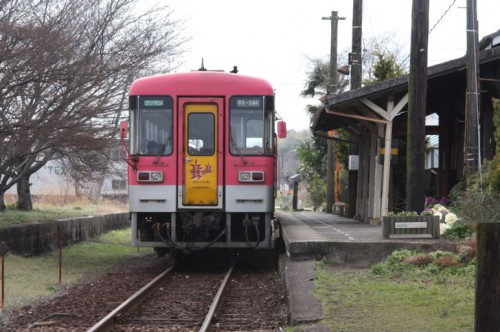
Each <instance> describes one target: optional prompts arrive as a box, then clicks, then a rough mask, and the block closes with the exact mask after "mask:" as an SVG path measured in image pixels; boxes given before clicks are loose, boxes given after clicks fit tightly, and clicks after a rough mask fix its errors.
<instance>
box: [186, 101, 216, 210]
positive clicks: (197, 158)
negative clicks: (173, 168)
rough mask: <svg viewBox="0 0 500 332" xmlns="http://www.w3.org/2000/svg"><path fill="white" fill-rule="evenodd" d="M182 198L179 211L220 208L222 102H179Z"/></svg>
mask: <svg viewBox="0 0 500 332" xmlns="http://www.w3.org/2000/svg"><path fill="white" fill-rule="evenodd" d="M180 107H181V109H182V110H183V114H182V116H180V117H179V118H180V120H181V121H182V124H181V126H180V128H182V130H181V131H182V134H181V135H182V140H181V142H182V145H183V146H182V150H181V151H182V154H183V155H182V158H181V160H182V163H183V165H182V166H181V167H180V168H181V170H182V181H181V183H182V184H183V186H182V193H180V195H181V196H182V197H181V199H180V200H179V207H180V208H207V207H208V208H220V207H221V206H222V201H223V200H222V189H221V188H222V183H221V174H222V160H221V158H220V155H221V152H222V150H221V149H222V148H221V146H220V144H221V142H222V138H221V137H220V135H219V134H218V133H219V132H221V130H220V127H221V124H220V120H219V119H220V118H221V117H222V107H223V102H222V99H214V98H210V99H209V100H206V99H187V98H185V99H181V103H180Z"/></svg>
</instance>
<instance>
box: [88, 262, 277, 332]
mask: <svg viewBox="0 0 500 332" xmlns="http://www.w3.org/2000/svg"><path fill="white" fill-rule="evenodd" d="M271 278H274V276H272V275H270V274H269V272H244V271H240V270H238V269H235V268H234V267H233V266H231V267H230V268H221V267H216V268H213V267H212V268H205V269H198V268H197V269H196V270H191V271H182V270H177V271H174V270H173V269H172V268H169V269H167V270H165V271H164V272H162V273H161V274H160V275H159V276H158V277H156V278H155V279H154V280H152V281H151V282H149V283H148V284H147V285H146V286H144V287H143V288H142V289H141V290H139V291H138V292H137V293H135V294H134V295H132V296H131V297H130V298H129V299H127V300H126V301H124V302H123V303H121V304H120V305H118V306H117V307H116V308H115V309H114V310H113V311H112V312H111V313H109V314H108V315H107V316H106V317H104V318H103V319H102V320H101V321H99V322H98V323H97V324H95V325H94V326H93V327H91V328H90V329H89V330H88V331H89V332H99V331H109V330H113V331H172V330H173V329H175V330H176V331H183V330H185V331H188V330H189V331H193V330H199V331H209V330H224V331H230V330H238V331H245V330H257V329H258V330H270V329H277V328H279V326H282V325H283V323H284V319H283V318H284V317H283V314H282V311H280V310H278V309H276V306H275V305H274V308H273V305H270V306H269V303H267V302H269V301H276V300H277V299H276V292H275V289H268V288H269V284H270V283H269V281H270V279H271ZM274 286H276V285H274ZM262 294H264V295H262ZM278 302H279V299H278ZM266 305H267V307H266ZM270 310H271V311H270ZM272 310H275V312H272Z"/></svg>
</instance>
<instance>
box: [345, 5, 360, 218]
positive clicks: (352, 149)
mask: <svg viewBox="0 0 500 332" xmlns="http://www.w3.org/2000/svg"><path fill="white" fill-rule="evenodd" d="M362 25H363V0H353V4H352V51H351V52H352V53H351V61H350V63H349V64H350V65H351V90H355V89H359V88H361V78H362V72H363V66H362V58H361V54H362V52H361V41H362V39H361V38H362V31H363V30H362ZM354 139H355V138H354V137H353V135H352V134H351V137H350V140H352V141H353V140H354ZM349 154H350V155H359V146H358V144H349ZM348 181H349V186H348V188H349V191H348V193H349V194H348V196H349V197H348V205H347V217H349V218H352V217H354V215H355V214H356V197H357V186H358V171H349V173H348Z"/></svg>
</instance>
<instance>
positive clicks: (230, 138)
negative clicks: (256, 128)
mask: <svg viewBox="0 0 500 332" xmlns="http://www.w3.org/2000/svg"><path fill="white" fill-rule="evenodd" d="M229 141H230V142H231V146H233V147H234V149H235V150H236V153H238V156H239V157H240V159H241V161H242V162H243V164H246V163H247V161H246V159H245V157H243V154H242V153H241V151H240V148H238V145H237V144H236V142H235V141H234V138H233V128H232V127H229Z"/></svg>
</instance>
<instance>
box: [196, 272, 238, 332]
mask: <svg viewBox="0 0 500 332" xmlns="http://www.w3.org/2000/svg"><path fill="white" fill-rule="evenodd" d="M233 269H234V266H231V268H230V269H229V270H228V271H227V273H226V276H225V277H224V279H223V280H222V283H221V285H220V287H219V290H218V291H217V294H215V298H214V300H213V301H212V305H211V306H210V309H209V310H208V314H207V316H206V317H205V321H204V322H203V325H202V326H201V328H200V332H206V331H209V330H210V326H211V323H212V319H213V317H214V314H215V312H216V311H217V307H218V306H219V303H220V299H221V298H222V294H223V293H224V290H225V289H226V286H227V282H228V280H229V278H230V277H231V274H232V273H233Z"/></svg>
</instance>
